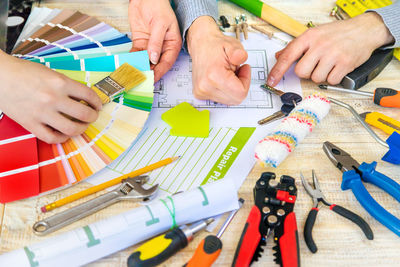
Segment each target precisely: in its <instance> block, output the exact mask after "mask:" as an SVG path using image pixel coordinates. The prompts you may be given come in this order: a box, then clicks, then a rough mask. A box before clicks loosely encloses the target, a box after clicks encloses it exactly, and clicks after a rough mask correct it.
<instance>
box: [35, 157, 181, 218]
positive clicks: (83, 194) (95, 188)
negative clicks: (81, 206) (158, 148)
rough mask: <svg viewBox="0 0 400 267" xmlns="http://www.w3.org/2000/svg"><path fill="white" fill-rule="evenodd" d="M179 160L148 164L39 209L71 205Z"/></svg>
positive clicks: (167, 159) (172, 158) (48, 209)
mask: <svg viewBox="0 0 400 267" xmlns="http://www.w3.org/2000/svg"><path fill="white" fill-rule="evenodd" d="M179 158H180V156H178V157H171V158H166V159H163V160H161V161H159V162H156V163H153V164H150V165H148V166H146V167H143V168H141V169H138V170H135V171H132V172H130V173H128V174H125V175H122V176H120V177H117V178H115V179H112V180H110V181H107V182H104V183H102V184H99V185H95V186H92V187H90V188H88V189H85V190H83V191H81V192H78V193H75V194H73V195H70V196H68V197H65V198H62V199H59V200H57V201H55V202H53V203H50V204H47V205H46V206H43V207H41V210H42V212H47V211H50V210H53V209H55V208H58V207H61V206H63V205H65V204H68V203H71V202H73V201H75V200H78V199H80V198H83V197H86V196H88V195H91V194H94V193H96V192H99V191H101V190H104V189H106V188H108V187H110V186H113V185H117V184H119V183H121V181H122V180H123V179H126V178H129V177H135V176H139V175H142V174H144V173H146V172H150V171H152V170H155V169H158V168H160V167H163V166H165V165H168V164H170V163H172V162H174V161H175V160H177V159H179Z"/></svg>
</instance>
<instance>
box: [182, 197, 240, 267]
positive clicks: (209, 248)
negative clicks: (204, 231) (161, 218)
mask: <svg viewBox="0 0 400 267" xmlns="http://www.w3.org/2000/svg"><path fill="white" fill-rule="evenodd" d="M243 203H244V199H242V198H240V199H239V208H238V209H236V210H233V211H231V213H230V214H229V216H228V218H227V219H226V220H225V222H224V224H223V225H222V226H221V229H219V231H218V233H217V235H216V236H215V235H208V236H207V237H206V238H204V239H203V240H202V241H201V242H200V244H199V245H198V247H197V249H196V251H195V252H194V255H193V257H192V258H191V259H190V260H189V262H188V263H186V264H185V267H199V266H201V267H207V266H211V265H212V264H213V263H214V262H215V260H216V259H217V258H218V256H219V254H220V253H221V249H222V241H221V239H220V238H221V236H222V234H223V233H224V231H225V229H226V228H227V227H228V225H229V223H230V222H231V221H232V219H233V217H235V215H236V213H237V212H238V210H239V209H240V208H241V207H242V205H243Z"/></svg>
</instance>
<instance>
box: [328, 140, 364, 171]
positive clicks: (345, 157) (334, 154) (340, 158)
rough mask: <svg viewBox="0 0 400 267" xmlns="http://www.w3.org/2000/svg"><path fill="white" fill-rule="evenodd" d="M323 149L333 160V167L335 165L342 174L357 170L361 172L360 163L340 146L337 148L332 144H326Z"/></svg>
mask: <svg viewBox="0 0 400 267" xmlns="http://www.w3.org/2000/svg"><path fill="white" fill-rule="evenodd" d="M322 149H323V150H324V152H325V154H326V155H327V156H328V158H329V159H330V160H331V162H332V163H333V165H335V166H336V167H337V168H338V169H339V170H341V171H342V172H347V171H350V170H355V171H356V172H359V170H358V167H359V166H360V163H358V162H357V161H356V160H355V159H353V157H352V156H350V154H349V153H347V152H346V151H344V150H343V149H341V148H340V147H338V146H335V145H334V144H332V143H331V142H328V141H326V142H324V144H323V146H322Z"/></svg>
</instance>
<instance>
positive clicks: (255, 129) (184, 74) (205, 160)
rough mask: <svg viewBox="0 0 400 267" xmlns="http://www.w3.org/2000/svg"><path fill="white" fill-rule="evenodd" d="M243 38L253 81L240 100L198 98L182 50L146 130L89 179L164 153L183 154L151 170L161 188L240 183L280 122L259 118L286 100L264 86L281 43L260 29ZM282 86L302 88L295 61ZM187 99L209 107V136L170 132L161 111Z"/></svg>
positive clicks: (159, 90)
mask: <svg viewBox="0 0 400 267" xmlns="http://www.w3.org/2000/svg"><path fill="white" fill-rule="evenodd" d="M242 44H243V45H244V47H245V48H246V50H247V51H248V52H249V58H248V61H247V63H248V64H250V66H251V70H252V72H251V74H252V82H251V87H250V91H249V94H248V96H247V98H246V100H244V101H243V103H242V104H241V105H239V106H234V107H227V106H225V105H221V104H218V103H215V102H212V101H203V100H197V99H194V97H193V95H192V80H191V62H190V58H189V56H188V55H187V54H186V53H184V52H182V53H181V55H180V56H179V58H178V60H177V62H176V63H175V65H174V66H173V68H172V69H171V70H170V71H169V72H168V73H167V74H166V75H165V76H164V77H163V79H162V80H161V81H160V82H159V83H158V84H156V86H155V88H156V89H155V100H154V103H153V109H152V111H151V114H150V116H149V119H148V121H147V122H146V125H145V127H144V128H143V131H142V132H141V136H140V137H139V138H137V139H136V141H135V143H134V144H132V146H131V147H130V148H129V149H128V150H127V151H125V153H123V154H122V155H121V156H120V157H119V158H118V159H117V160H115V161H114V162H113V163H112V164H110V165H109V166H107V168H105V169H104V170H102V171H100V172H99V173H98V174H96V175H94V176H93V177H92V178H90V179H89V180H88V181H89V182H90V183H93V184H98V183H101V182H104V181H106V180H109V179H111V178H114V177H117V176H120V175H122V174H125V173H128V172H130V171H132V170H135V169H138V168H142V167H144V166H146V165H149V164H151V163H154V162H157V161H159V160H161V159H163V158H167V157H172V156H181V158H180V159H179V160H178V161H176V162H174V163H172V164H170V165H167V166H165V167H163V168H160V169H157V170H154V171H153V172H151V173H149V174H148V175H149V176H150V183H151V184H160V188H161V190H163V191H165V192H167V193H175V192H178V191H186V190H188V189H190V188H193V187H196V186H199V185H200V184H206V183H208V182H212V181H215V180H219V179H221V178H223V177H230V178H233V180H234V181H235V184H236V187H237V188H239V187H240V185H241V184H242V182H243V180H244V179H245V178H246V176H247V174H248V173H249V171H250V170H251V168H252V167H253V165H254V163H255V160H254V146H255V145H256V143H257V142H258V141H259V140H260V139H262V138H263V137H264V136H265V135H267V134H268V133H269V132H270V131H271V130H272V129H273V127H275V126H276V124H277V123H279V122H275V123H271V124H268V125H263V126H259V125H257V121H258V120H259V119H261V118H264V117H266V116H268V115H271V114H272V113H273V112H275V111H277V110H279V108H280V106H281V103H280V99H279V97H277V96H271V95H270V94H269V93H265V92H264V91H263V90H261V89H260V88H259V87H260V85H261V84H263V83H264V82H265V78H266V76H267V73H268V70H269V69H270V68H271V67H272V65H273V64H274V63H275V52H277V51H279V50H280V49H282V46H281V45H280V44H279V43H276V42H274V41H271V40H269V39H268V38H267V37H264V36H262V35H258V34H251V35H250V38H249V40H247V41H243V42H242ZM277 88H278V89H281V90H283V91H290V92H296V93H299V94H301V87H300V80H299V78H297V77H296V76H295V75H294V73H293V67H292V68H291V69H290V70H289V72H288V73H287V74H286V76H285V79H284V80H283V81H282V82H281V83H280V84H279V85H278V86H277ZM182 102H189V103H191V104H192V105H193V106H194V107H196V108H197V109H199V110H203V109H207V110H209V111H210V133H209V137H207V138H192V137H177V136H170V135H169V130H170V127H169V126H168V125H167V124H166V123H165V122H163V121H162V120H161V114H163V113H164V112H165V111H167V110H168V109H170V108H172V107H174V106H176V105H178V104H179V103H182Z"/></svg>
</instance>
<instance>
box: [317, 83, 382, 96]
mask: <svg viewBox="0 0 400 267" xmlns="http://www.w3.org/2000/svg"><path fill="white" fill-rule="evenodd" d="M318 87H319V88H321V89H326V90H331V91H338V92H344V93H350V94H355V95H363V96H371V97H373V96H374V93H370V92H364V91H358V90H352V89H346V88H341V87H336V86H330V85H319V86H318Z"/></svg>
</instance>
